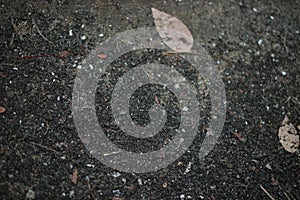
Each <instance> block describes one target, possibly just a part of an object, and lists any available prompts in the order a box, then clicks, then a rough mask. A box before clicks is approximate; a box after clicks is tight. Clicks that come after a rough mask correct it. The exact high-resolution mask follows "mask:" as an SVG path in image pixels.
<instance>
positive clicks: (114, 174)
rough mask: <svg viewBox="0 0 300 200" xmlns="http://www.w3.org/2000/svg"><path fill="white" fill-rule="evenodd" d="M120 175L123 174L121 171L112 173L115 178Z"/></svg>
mask: <svg viewBox="0 0 300 200" xmlns="http://www.w3.org/2000/svg"><path fill="white" fill-rule="evenodd" d="M119 176H121V174H120V173H119V172H113V173H112V177H114V178H117V177H119Z"/></svg>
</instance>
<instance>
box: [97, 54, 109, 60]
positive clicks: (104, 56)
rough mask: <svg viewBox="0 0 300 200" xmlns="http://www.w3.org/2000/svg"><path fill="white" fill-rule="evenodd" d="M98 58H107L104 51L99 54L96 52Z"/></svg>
mask: <svg viewBox="0 0 300 200" xmlns="http://www.w3.org/2000/svg"><path fill="white" fill-rule="evenodd" d="M98 58H100V59H105V58H107V55H106V54H104V53H100V54H98Z"/></svg>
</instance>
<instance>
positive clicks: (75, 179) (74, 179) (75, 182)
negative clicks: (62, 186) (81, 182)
mask: <svg viewBox="0 0 300 200" xmlns="http://www.w3.org/2000/svg"><path fill="white" fill-rule="evenodd" d="M77 178H78V170H77V169H75V170H74V172H73V174H72V175H71V176H70V180H71V182H72V183H74V184H77Z"/></svg>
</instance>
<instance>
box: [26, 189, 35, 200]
mask: <svg viewBox="0 0 300 200" xmlns="http://www.w3.org/2000/svg"><path fill="white" fill-rule="evenodd" d="M26 199H35V192H34V191H33V190H28V191H27V193H26Z"/></svg>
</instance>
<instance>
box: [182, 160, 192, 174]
mask: <svg viewBox="0 0 300 200" xmlns="http://www.w3.org/2000/svg"><path fill="white" fill-rule="evenodd" d="M192 164H193V163H192V162H189V164H188V166H187V167H186V169H185V171H184V173H183V174H184V175H186V174H187V173H189V172H190V171H191V167H192Z"/></svg>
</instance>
